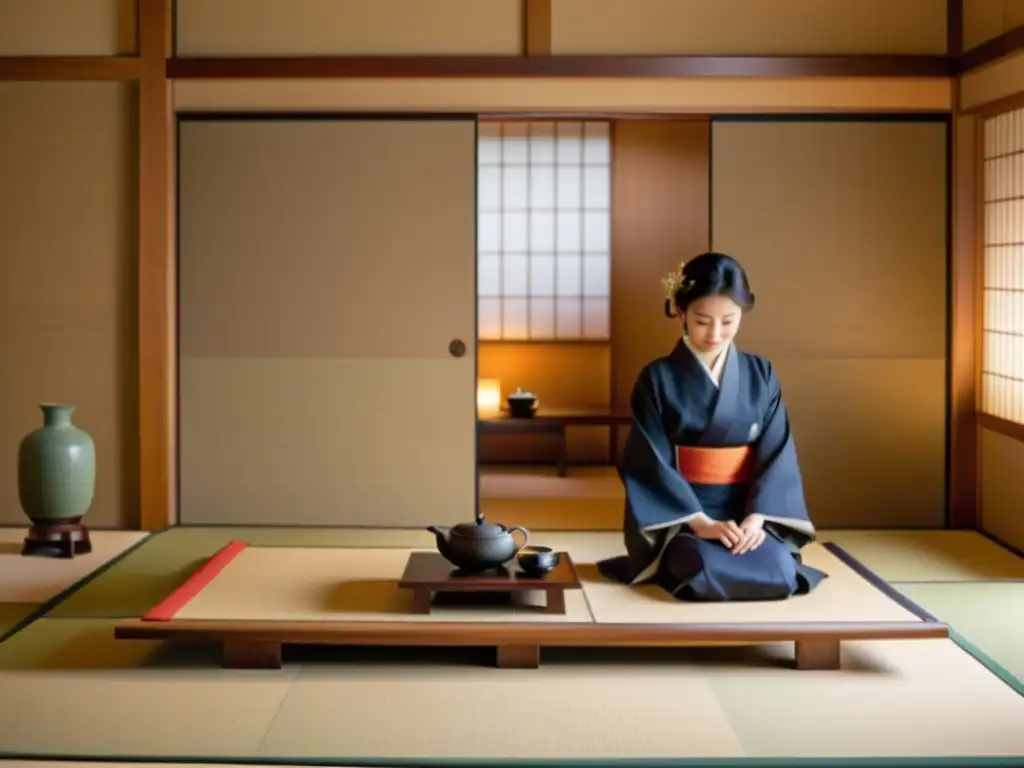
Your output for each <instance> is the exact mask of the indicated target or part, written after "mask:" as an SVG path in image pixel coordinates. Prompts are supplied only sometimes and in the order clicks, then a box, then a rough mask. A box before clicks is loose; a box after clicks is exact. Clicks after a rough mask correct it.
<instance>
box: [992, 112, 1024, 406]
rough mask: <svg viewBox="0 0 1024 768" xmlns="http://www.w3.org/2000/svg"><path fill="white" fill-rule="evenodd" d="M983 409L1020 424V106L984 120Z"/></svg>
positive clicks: (1023, 165)
mask: <svg viewBox="0 0 1024 768" xmlns="http://www.w3.org/2000/svg"><path fill="white" fill-rule="evenodd" d="M983 142H984V157H985V165H984V171H983V173H984V190H985V193H984V219H985V223H984V243H985V256H984V264H985V274H984V297H983V301H984V326H983V334H984V347H983V351H982V374H981V385H982V392H981V395H982V396H981V408H982V410H983V411H984V412H985V413H988V414H990V415H992V416H997V417H999V418H1001V419H1007V420H1009V421H1015V422H1018V423H1024V110H1021V109H1017V110H1014V111H1012V112H1006V113H1003V114H1001V115H998V116H996V117H993V118H991V119H989V120H986V121H985V129H984V137H983Z"/></svg>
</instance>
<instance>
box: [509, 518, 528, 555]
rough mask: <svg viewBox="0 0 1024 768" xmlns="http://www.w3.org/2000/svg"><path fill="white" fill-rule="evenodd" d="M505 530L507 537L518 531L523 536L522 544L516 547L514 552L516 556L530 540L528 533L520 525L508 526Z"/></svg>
mask: <svg viewBox="0 0 1024 768" xmlns="http://www.w3.org/2000/svg"><path fill="white" fill-rule="evenodd" d="M507 530H508V532H509V535H511V534H512V532H513V531H519V532H520V533H521V534H523V543H522V544H520V545H519V546H518V547H516V551H515V554H516V555H518V554H519V552H520V551H521V550H522V548H523V547H525V546H526V542H527V541H528V540H529V538H530V532H529V531H528V530H526V529H525V528H523V526H521V525H510V526H509V527H508V529H507ZM513 538H515V537H513Z"/></svg>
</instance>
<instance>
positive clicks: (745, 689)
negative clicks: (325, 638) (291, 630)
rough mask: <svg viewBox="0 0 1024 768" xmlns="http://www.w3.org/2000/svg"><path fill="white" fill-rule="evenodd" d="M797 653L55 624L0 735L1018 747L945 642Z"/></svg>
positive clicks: (1023, 706) (44, 746) (340, 750)
mask: <svg viewBox="0 0 1024 768" xmlns="http://www.w3.org/2000/svg"><path fill="white" fill-rule="evenodd" d="M175 649H178V650H177V652H176V651H175ZM790 655H791V648H789V647H787V646H778V647H776V646H767V647H757V648H717V649H682V650H675V651H669V650H660V651H647V652H628V651H623V652H615V653H610V652H596V651H595V652H578V651H577V652H572V651H568V650H564V651H559V652H550V653H545V654H544V658H543V661H544V666H542V667H541V668H540V669H538V670H500V669H496V668H493V667H491V666H488V665H487V664H486V663H483V664H481V663H478V662H474V661H473V658H474V656H473V651H472V649H466V650H465V651H464V652H462V653H456V654H452V655H451V656H449V657H442V656H441V655H439V654H438V653H437V652H436V651H433V650H431V649H427V650H425V651H422V652H421V651H416V650H412V649H404V650H403V651H402V654H401V656H400V657H396V654H394V653H390V654H388V653H384V652H373V651H372V650H363V651H362V652H361V653H360V654H358V655H356V656H355V657H354V658H350V659H349V660H348V661H347V662H346V661H344V660H343V659H345V656H346V652H345V651H344V649H338V650H337V651H332V650H330V649H328V650H327V652H323V653H317V654H310V656H309V657H305V658H303V657H301V656H300V658H299V659H298V661H295V660H289V661H287V663H286V666H285V668H284V669H283V670H277V671H270V672H266V671H262V672H261V671H252V672H247V671H234V670H222V669H219V668H217V667H216V666H215V664H214V663H213V658H214V657H213V656H212V655H211V653H210V650H209V649H208V648H207V647H206V646H197V647H196V649H195V650H191V646H172V647H169V648H168V649H166V650H163V651H161V650H160V646H159V644H157V643H152V642H146V641H124V640H114V639H113V622H110V621H86V620H77V619H61V620H56V619H43V620H40V621H39V622H36V623H35V624H33V625H32V626H31V627H29V628H28V629H26V630H24V632H23V633H21V634H19V635H16V636H15V637H14V638H12V639H11V640H9V641H8V642H7V643H4V644H3V646H0V689H2V690H3V691H4V696H3V697H0V744H2V745H3V749H4V750H7V751H12V752H23V753H24V752H28V753H37V754H38V753H45V754H54V753H61V754H65V755H67V756H69V757H72V758H74V757H76V756H86V755H110V756H121V755H125V756H147V755H150V756H159V755H163V756H172V755H174V756H205V757H211V758H215V757H232V758H239V759H243V760H244V759H258V758H261V757H262V758H277V759H282V760H286V761H287V760H288V759H289V758H294V759H302V758H306V759H310V758H320V759H325V758H326V759H328V760H330V761H331V762H336V763H341V764H344V763H345V758H346V757H353V758H358V757H372V758H374V759H376V760H386V759H387V758H389V757H390V758H408V757H422V758H430V759H433V760H440V761H443V760H445V759H457V758H464V757H477V758H488V757H490V758H495V759H500V758H507V757H510V756H515V757H522V758H531V757H534V758H542V757H547V758H551V759H559V758H564V759H570V758H587V757H590V758H600V759H608V758H616V757H618V758H627V759H628V758H659V757H662V758H664V757H688V758H694V757H743V756H749V757H770V756H794V757H796V756H812V755H813V756H820V757H830V756H836V757H863V756H869V755H883V754H885V755H902V756H931V755H1012V754H1017V755H1021V754H1024V731H1022V729H1020V728H1019V723H1020V722H1024V697H1020V696H1018V695H1016V694H1015V693H1014V692H1013V691H1012V690H1011V689H1010V688H1009V687H1008V686H1006V685H1005V684H1004V683H1003V682H1002V681H1001V680H999V679H997V678H996V677H994V676H993V675H991V674H990V673H989V672H988V671H987V670H985V669H984V668H983V667H982V666H981V665H979V664H977V663H976V662H974V661H973V660H972V659H971V658H970V657H968V656H967V655H966V654H964V653H962V652H961V651H960V650H959V649H957V648H956V647H955V646H954V645H953V644H952V643H951V642H947V641H930V640H924V641H912V642H906V641H900V642H874V643H851V644H849V645H848V646H847V649H846V652H845V660H844V663H845V668H844V669H843V670H842V671H839V672H801V671H795V670H793V669H792V668H791V664H790V663H789V658H790ZM15 670H17V671H15ZM90 702H92V703H95V704H101V706H95V705H90V704H89V703H90ZM40 713H45V717H42V716H40ZM55 722H59V723H61V727H60V728H59V729H55V728H53V723H55ZM211 723H213V724H216V726H217V727H216V728H211V727H209V726H210V724H211ZM681 723H684V724H685V727H680V724H681ZM127 724H130V727H127Z"/></svg>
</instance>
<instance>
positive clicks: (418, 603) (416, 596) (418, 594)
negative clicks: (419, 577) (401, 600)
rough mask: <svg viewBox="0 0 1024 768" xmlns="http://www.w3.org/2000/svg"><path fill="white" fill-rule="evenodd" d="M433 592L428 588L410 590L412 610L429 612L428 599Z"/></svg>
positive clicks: (430, 598)
mask: <svg viewBox="0 0 1024 768" xmlns="http://www.w3.org/2000/svg"><path fill="white" fill-rule="evenodd" d="M433 597H434V593H433V591H432V590H429V589H414V590H413V591H412V612H413V613H430V601H431V600H432V599H433Z"/></svg>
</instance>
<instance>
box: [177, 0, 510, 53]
mask: <svg viewBox="0 0 1024 768" xmlns="http://www.w3.org/2000/svg"><path fill="white" fill-rule="evenodd" d="M521 48H522V9H521V3H520V0H178V13H177V52H178V55H180V56H281V55H292V56H301V55H306V56H315V55H324V54H348V55H374V54H377V55H403V54H420V55H428V54H430V55H436V54H466V55H469V54H480V55H483V54H504V55H508V56H515V55H518V54H519V53H521Z"/></svg>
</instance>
